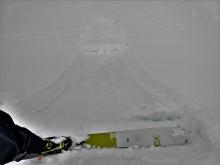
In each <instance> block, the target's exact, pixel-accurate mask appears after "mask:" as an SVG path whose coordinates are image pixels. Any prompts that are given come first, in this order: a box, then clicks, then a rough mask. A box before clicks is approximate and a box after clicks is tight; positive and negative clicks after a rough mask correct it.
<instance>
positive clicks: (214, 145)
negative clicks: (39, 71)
mask: <svg viewBox="0 0 220 165" xmlns="http://www.w3.org/2000/svg"><path fill="white" fill-rule="evenodd" d="M95 21H98V22H92V26H90V25H89V26H88V27H89V28H88V31H87V30H86V31H85V33H86V35H83V37H85V38H83V42H81V43H80V44H85V45H83V46H84V47H81V48H83V49H84V50H82V49H81V50H78V51H77V52H74V53H76V54H77V57H76V59H74V61H73V62H72V64H71V65H70V66H69V67H68V68H66V69H65V70H64V71H63V72H62V74H61V75H60V76H59V77H58V79H57V80H55V81H54V82H52V83H51V84H50V85H49V86H48V87H46V88H44V89H42V90H40V91H38V92H36V93H35V94H33V95H32V96H30V97H26V98H21V99H19V100H18V101H16V102H14V107H13V108H14V110H15V109H16V110H17V111H16V115H17V117H19V118H20V119H22V121H26V123H23V125H25V126H28V127H29V128H31V129H32V130H33V131H34V132H35V133H37V134H38V135H40V136H42V137H46V136H51V135H71V136H73V138H74V139H76V140H79V139H80V138H82V137H84V136H85V135H86V134H87V133H92V132H103V131H117V130H125V129H135V128H146V127H157V126H177V125H181V126H182V127H184V128H186V129H187V131H188V132H189V133H190V135H191V139H190V141H189V143H188V144H187V145H184V146H173V147H166V148H162V147H159V148H154V147H152V148H138V147H131V148H128V149H101V150H97V149H91V150H85V149H81V150H73V151H69V152H65V153H64V154H60V155H55V156H49V157H46V158H44V159H43V160H42V161H39V160H36V159H32V160H25V161H21V162H19V163H14V162H13V163H10V164H11V165H12V164H13V165H15V164H20V165H32V164H49V165H52V164H53V165H60V164H65V165H73V164H74V165H104V164H109V165H134V164H137V165H144V164H147V165H175V164H179V165H186V164H191V165H207V164H212V165H218V164H219V162H220V160H219V154H220V142H219V139H218V138H219V125H220V123H219V117H218V115H219V112H218V111H212V113H209V112H207V110H200V111H196V110H195V109H194V108H192V107H190V106H188V105H187V104H186V103H185V101H184V99H183V98H182V97H181V96H179V95H178V94H177V93H175V91H173V90H171V89H170V88H168V87H166V86H164V85H162V84H161V83H159V82H158V81H157V80H155V79H154V78H153V76H151V75H150V74H149V73H148V72H146V71H145V70H144V69H143V68H142V66H141V65H140V64H139V62H138V61H136V58H135V53H133V52H132V50H131V49H130V48H129V47H127V46H125V47H124V48H119V49H114V51H116V52H117V51H118V52H117V53H109V52H107V53H106V51H108V49H110V51H111V49H112V47H110V48H109V47H108V46H106V45H105V42H106V41H107V42H110V43H108V44H112V42H115V41H116V40H117V41H119V42H120V43H117V45H119V47H120V45H126V44H127V43H123V42H125V41H124V39H118V38H117V39H115V35H113V36H112V35H110V34H109V33H110V32H111V34H112V33H113V34H118V33H116V32H115V33H114V30H118V29H115V26H113V25H114V22H111V21H107V22H106V20H105V19H104V20H103V18H98V19H97V18H95ZM99 21H101V24H102V23H103V24H104V26H101V27H100V26H99V23H100V22H99ZM96 23H97V24H96ZM103 27H105V28H106V27H107V29H104V33H105V34H106V33H107V35H104V37H103V38H102V36H101V37H100V36H97V33H96V32H97V31H96V30H98V32H99V30H100V28H101V30H102V28H103ZM94 28H95V30H94ZM93 30H94V31H93ZM112 30H113V31H112ZM101 32H103V31H101ZM117 32H118V31H117ZM98 34H99V33H98ZM101 34H102V33H101ZM116 36H118V35H116ZM99 37H100V38H99ZM120 37H122V38H123V35H121V36H120ZM96 38H99V40H98V41H97V40H94V39H96ZM85 40H86V41H85ZM84 41H85V42H84ZM97 42H100V43H98V44H97ZM100 44H101V45H100ZM102 44H104V45H105V46H104V47H103V45H102ZM94 45H95V46H94ZM89 46H90V47H89ZM106 48H107V50H103V49H106ZM113 48H114V45H113ZM117 48H118V47H117ZM83 51H84V52H83ZM88 51H90V53H88ZM114 51H113V52H114ZM6 100H7V99H6ZM3 102H4V103H5V100H3ZM10 106H11V105H10ZM10 106H9V107H7V106H5V107H3V108H5V109H6V110H7V108H9V109H10ZM20 124H22V123H20ZM210 128H211V129H210Z"/></svg>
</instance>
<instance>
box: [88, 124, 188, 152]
mask: <svg viewBox="0 0 220 165" xmlns="http://www.w3.org/2000/svg"><path fill="white" fill-rule="evenodd" d="M187 141H188V135H187V133H186V131H185V130H184V129H182V128H179V127H156V128H144V129H136V130H126V131H117V132H106V133H94V134H89V135H88V139H87V140H86V145H87V146H90V147H91V148H127V147H131V146H141V147H151V146H155V147H158V146H163V147H165V146H171V145H183V144H186V143H187Z"/></svg>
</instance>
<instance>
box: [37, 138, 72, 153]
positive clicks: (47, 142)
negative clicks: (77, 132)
mask: <svg viewBox="0 0 220 165" xmlns="http://www.w3.org/2000/svg"><path fill="white" fill-rule="evenodd" d="M43 140H44V148H43V151H42V152H41V156H48V155H54V154H59V153H62V152H63V151H68V150H70V149H71V146H72V139H71V138H70V137H65V136H61V137H55V136H53V137H47V138H45V139H43Z"/></svg>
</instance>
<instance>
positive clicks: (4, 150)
mask: <svg viewBox="0 0 220 165" xmlns="http://www.w3.org/2000/svg"><path fill="white" fill-rule="evenodd" d="M43 145H44V144H43V139H42V138H40V137H38V136H37V135H35V134H34V133H32V132H31V131H29V130H28V129H26V128H23V127H20V126H17V125H15V124H14V122H13V120H12V118H11V117H10V116H9V115H8V114H7V113H5V112H3V111H1V110H0V164H3V163H7V162H9V161H12V160H14V159H15V157H16V156H17V155H20V154H35V153H36V154H40V153H41V152H42V149H43ZM20 158H22V157H20Z"/></svg>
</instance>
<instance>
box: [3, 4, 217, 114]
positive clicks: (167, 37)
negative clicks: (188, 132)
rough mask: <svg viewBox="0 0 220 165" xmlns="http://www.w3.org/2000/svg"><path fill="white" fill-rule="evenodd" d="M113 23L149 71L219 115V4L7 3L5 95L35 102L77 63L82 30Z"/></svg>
mask: <svg viewBox="0 0 220 165" xmlns="http://www.w3.org/2000/svg"><path fill="white" fill-rule="evenodd" d="M95 16H104V17H107V18H109V17H110V18H113V19H114V20H115V21H116V23H117V24H118V26H120V28H122V29H124V31H125V34H126V40H127V43H128V45H129V47H130V48H132V50H133V51H134V52H135V56H136V58H138V59H139V61H140V63H141V65H142V66H143V67H144V68H145V69H146V70H147V71H148V72H149V73H151V74H152V75H153V76H154V77H155V78H156V79H157V80H159V81H160V82H161V83H162V84H164V85H167V86H169V87H171V88H173V89H174V90H175V91H177V92H178V93H180V94H182V95H184V97H185V98H186V100H187V101H188V102H189V104H192V105H193V106H195V107H196V108H203V109H207V110H210V111H212V110H215V111H216V110H219V107H220V105H219V100H220V94H219V93H220V87H219V84H220V79H219V77H220V76H219V65H220V60H219V59H220V58H219V53H220V52H219V43H220V42H219V25H220V22H219V1H217V0H216V1H208V0H207V1H205V0H203V1H183V0H182V1H175V0H172V1H156V2H153V1H120V2H118V1H108V2H101V1H84V2H82V1H81V2H80V1H1V2H0V93H1V94H4V93H14V94H15V95H16V96H18V97H27V96H30V95H31V94H33V93H35V92H37V91H39V90H40V89H42V88H44V87H46V86H47V85H49V84H50V83H51V82H53V81H54V80H55V79H56V78H57V77H58V76H59V75H60V73H62V72H63V70H64V69H65V68H66V67H67V66H69V65H70V64H71V63H72V60H73V59H74V57H76V56H77V54H76V52H77V51H76V49H77V46H76V45H77V42H78V38H79V33H80V30H81V29H82V28H83V27H84V26H85V25H87V24H88V23H89V21H90V19H91V18H93V17H95Z"/></svg>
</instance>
